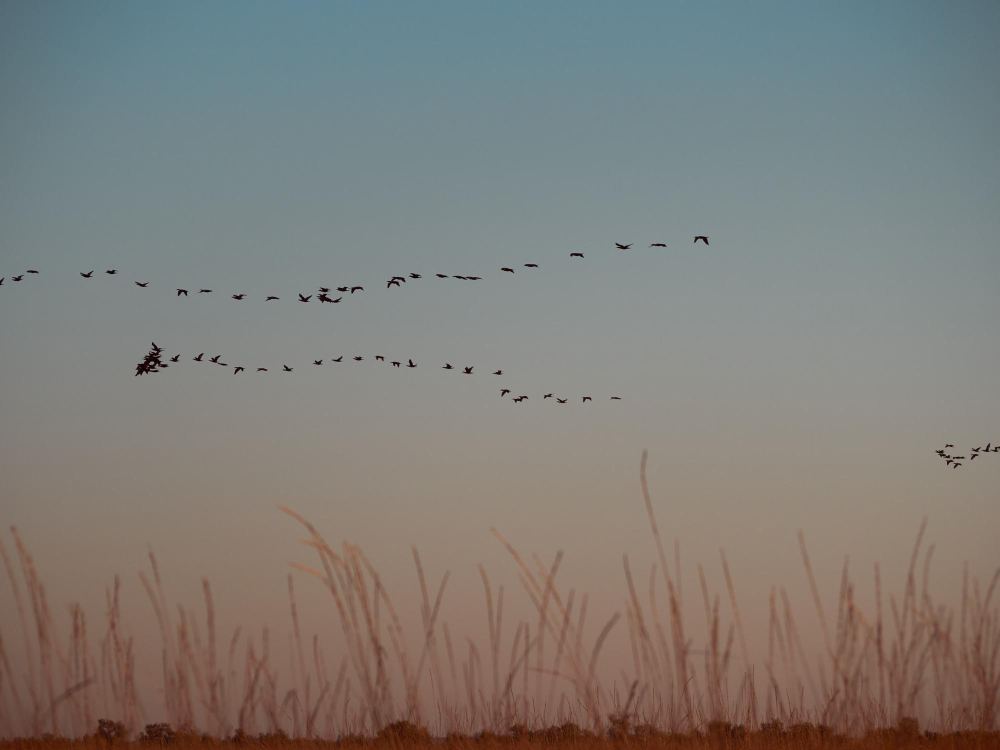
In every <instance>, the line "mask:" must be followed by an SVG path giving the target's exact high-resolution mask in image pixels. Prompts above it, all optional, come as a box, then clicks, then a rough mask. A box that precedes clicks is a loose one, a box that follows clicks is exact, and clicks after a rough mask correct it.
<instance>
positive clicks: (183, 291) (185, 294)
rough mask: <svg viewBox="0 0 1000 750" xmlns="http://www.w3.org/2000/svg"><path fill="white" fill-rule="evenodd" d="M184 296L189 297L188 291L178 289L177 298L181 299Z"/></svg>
mask: <svg viewBox="0 0 1000 750" xmlns="http://www.w3.org/2000/svg"><path fill="white" fill-rule="evenodd" d="M182 294H183V295H184V296H185V297H187V296H188V290H187V289H178V290H177V296H178V297H180V296H181V295H182Z"/></svg>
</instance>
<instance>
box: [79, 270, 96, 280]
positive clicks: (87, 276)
mask: <svg viewBox="0 0 1000 750" xmlns="http://www.w3.org/2000/svg"><path fill="white" fill-rule="evenodd" d="M80 275H81V276H83V278H85V279H89V278H90V277H91V276H93V275H94V272H93V271H87V273H83V272H81V273H80Z"/></svg>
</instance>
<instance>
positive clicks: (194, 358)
mask: <svg viewBox="0 0 1000 750" xmlns="http://www.w3.org/2000/svg"><path fill="white" fill-rule="evenodd" d="M204 356H205V352H202V353H201V354H199V355H198V356H197V357H192V361H194V362H201V358H202V357H204Z"/></svg>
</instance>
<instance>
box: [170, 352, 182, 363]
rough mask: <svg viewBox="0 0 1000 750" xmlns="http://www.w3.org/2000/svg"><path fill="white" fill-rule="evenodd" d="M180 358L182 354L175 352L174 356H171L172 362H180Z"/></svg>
mask: <svg viewBox="0 0 1000 750" xmlns="http://www.w3.org/2000/svg"><path fill="white" fill-rule="evenodd" d="M180 359H181V355H180V354H175V355H174V356H172V357H171V358H170V361H171V362H179V361H180Z"/></svg>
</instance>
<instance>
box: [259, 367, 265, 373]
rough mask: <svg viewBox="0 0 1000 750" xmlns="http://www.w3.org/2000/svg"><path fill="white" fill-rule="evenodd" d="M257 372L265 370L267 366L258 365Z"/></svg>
mask: <svg viewBox="0 0 1000 750" xmlns="http://www.w3.org/2000/svg"><path fill="white" fill-rule="evenodd" d="M257 372H267V368H266V367H258V368H257Z"/></svg>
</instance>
